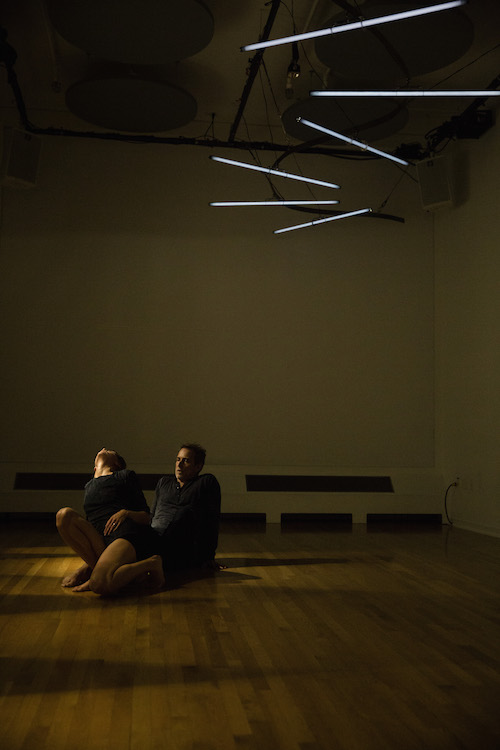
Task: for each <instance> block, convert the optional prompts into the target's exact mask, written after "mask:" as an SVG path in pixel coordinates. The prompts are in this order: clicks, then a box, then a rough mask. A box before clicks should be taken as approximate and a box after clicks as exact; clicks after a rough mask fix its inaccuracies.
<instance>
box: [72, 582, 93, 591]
mask: <svg viewBox="0 0 500 750" xmlns="http://www.w3.org/2000/svg"><path fill="white" fill-rule="evenodd" d="M72 591H74V592H75V593H77V594H80V593H81V592H82V591H92V589H91V588H90V578H89V580H88V581H85V583H82V584H80V586H74V587H73V589H72Z"/></svg>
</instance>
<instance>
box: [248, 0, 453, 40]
mask: <svg viewBox="0 0 500 750" xmlns="http://www.w3.org/2000/svg"><path fill="white" fill-rule="evenodd" d="M466 2H467V0H451V1H450V2H447V3H438V4H437V5H428V6H427V7H426V8H417V9H416V10H406V11H401V12H400V13H391V14H390V15H386V16H379V17H378V18H367V19H365V20H364V21H354V22H353V23H345V24H342V25H341V26H331V27H330V28H327V29H319V30H318V31H306V32H304V33H303V34H293V35H292V36H286V37H283V38H281V39H270V40H267V41H265V42H255V44H247V45H245V46H244V47H242V48H241V50H242V52H251V51H252V50H259V49H265V48H266V47H276V46H278V45H280V44H287V43H289V42H303V41H304V40H305V39H315V38H317V37H321V36H328V35H330V34H341V33H342V32H344V31H353V30H354V29H364V28H367V27H369V26H378V25H380V24H383V23H390V22H391V21H402V20H403V19H405V18H415V17H416V16H423V15H427V14H429V13H437V12H438V11H441V10H451V9H452V8H459V7H460V6H461V5H465V4H466Z"/></svg>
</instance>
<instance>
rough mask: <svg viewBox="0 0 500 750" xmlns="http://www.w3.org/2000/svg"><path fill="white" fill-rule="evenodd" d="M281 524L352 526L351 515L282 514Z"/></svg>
mask: <svg viewBox="0 0 500 750" xmlns="http://www.w3.org/2000/svg"><path fill="white" fill-rule="evenodd" d="M281 523H342V524H346V523H348V524H352V513H282V514H281Z"/></svg>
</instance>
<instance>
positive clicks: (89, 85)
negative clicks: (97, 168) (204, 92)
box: [66, 76, 197, 133]
mask: <svg viewBox="0 0 500 750" xmlns="http://www.w3.org/2000/svg"><path fill="white" fill-rule="evenodd" d="M66 105H67V107H68V109H69V110H70V111H71V112H73V114H75V115H77V116H78V117H80V118H81V119H82V120H85V122H89V123H92V124H94V125H99V126H100V127H103V128H108V129H110V130H124V131H126V132H131V133H136V132H138V133H157V132H161V131H165V130H172V129H174V128H179V127H182V126H183V125H186V124H187V123H188V122H190V121H191V120H193V119H194V117H195V116H196V110H197V104H196V101H195V99H194V98H193V97H192V96H191V94H189V93H188V92H187V91H184V90H183V89H180V88H179V87H178V86H173V85H172V84H170V83H166V82H164V81H146V80H143V79H140V78H127V77H119V76H111V77H107V78H106V77H104V78H98V79H93V80H88V81H79V82H78V83H75V84H74V85H73V86H71V87H70V88H69V89H68V90H67V92H66Z"/></svg>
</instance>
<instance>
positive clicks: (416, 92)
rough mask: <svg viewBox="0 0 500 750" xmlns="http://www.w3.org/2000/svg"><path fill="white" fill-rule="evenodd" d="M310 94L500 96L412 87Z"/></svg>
mask: <svg viewBox="0 0 500 750" xmlns="http://www.w3.org/2000/svg"><path fill="white" fill-rule="evenodd" d="M309 95H310V96H379V97H383V96H390V97H393V96H397V97H401V98H403V99H407V98H410V97H418V96H478V97H479V96H484V97H488V96H500V90H498V89H486V90H482V91H475V90H466V91H444V90H440V89H430V90H427V91H420V90H417V89H414V90H412V91H409V90H407V89H398V90H397V91H328V90H325V91H310V92H309Z"/></svg>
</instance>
